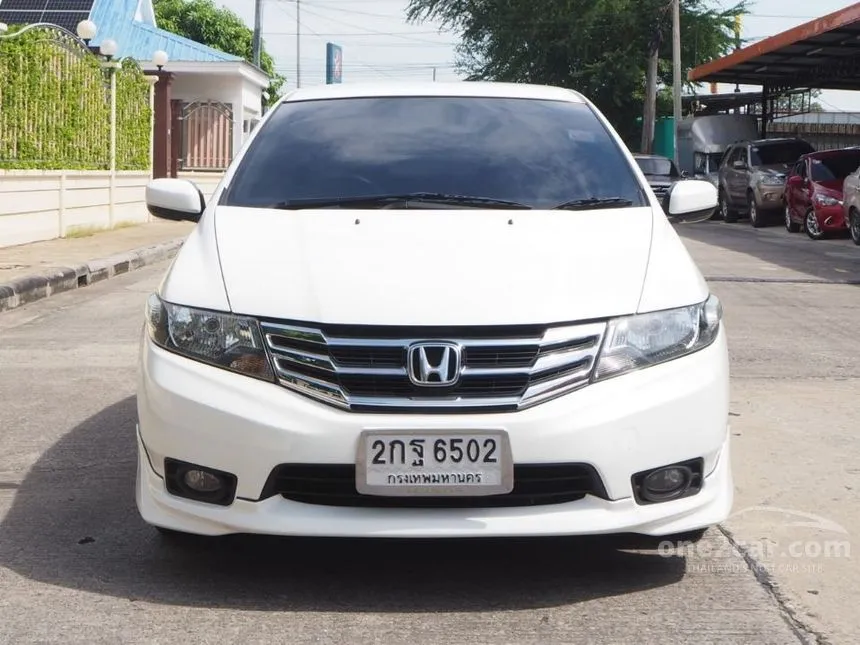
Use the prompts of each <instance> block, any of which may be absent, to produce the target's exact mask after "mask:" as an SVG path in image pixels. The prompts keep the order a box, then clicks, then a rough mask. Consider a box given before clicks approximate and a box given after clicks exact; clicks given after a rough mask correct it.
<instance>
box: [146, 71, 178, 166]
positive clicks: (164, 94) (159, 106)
mask: <svg viewBox="0 0 860 645" xmlns="http://www.w3.org/2000/svg"><path fill="white" fill-rule="evenodd" d="M151 73H154V74H155V75H156V76H158V82H157V83H156V84H155V101H154V103H155V106H154V107H155V127H154V132H153V142H152V176H153V178H158V177H170V175H171V173H170V157H171V148H172V146H171V132H172V130H171V126H172V114H171V105H170V87H171V84H172V83H173V74H172V73H171V72H164V71H158V72H151Z"/></svg>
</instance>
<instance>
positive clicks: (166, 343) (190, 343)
mask: <svg viewBox="0 0 860 645" xmlns="http://www.w3.org/2000/svg"><path fill="white" fill-rule="evenodd" d="M146 326H147V329H148V330H149V335H150V337H151V338H152V340H153V341H154V342H155V344H156V345H158V346H160V347H162V348H164V349H166V350H168V351H171V352H175V353H177V354H181V355H182V356H185V357H186V358H191V359H194V360H197V361H201V362H203V363H209V364H210V365H215V366H217V367H222V368H224V369H227V370H232V371H234V372H240V373H242V374H247V375H248V376H254V377H256V378H261V379H265V380H267V381H271V380H273V378H274V375H273V373H272V368H271V366H270V365H269V359H268V358H267V357H266V351H265V349H264V348H263V338H262V336H261V334H260V329H259V327H258V326H257V321H256V320H254V319H252V318H244V317H241V316H233V315H232V314H225V313H220V312H216V311H204V310H201V309H192V308H191V307H182V306H180V305H174V304H171V303H169V302H165V301H163V300H162V299H161V298H159V297H158V295H156V294H152V295H151V296H150V297H149V300H147V303H146Z"/></svg>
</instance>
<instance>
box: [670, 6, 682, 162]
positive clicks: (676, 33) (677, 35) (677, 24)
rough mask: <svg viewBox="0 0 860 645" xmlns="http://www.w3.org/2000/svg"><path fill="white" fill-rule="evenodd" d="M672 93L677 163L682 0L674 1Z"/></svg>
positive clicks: (673, 138) (676, 158) (676, 157)
mask: <svg viewBox="0 0 860 645" xmlns="http://www.w3.org/2000/svg"><path fill="white" fill-rule="evenodd" d="M672 93H673V95H674V96H673V98H674V101H673V103H674V110H673V112H674V117H675V118H674V128H673V129H674V134H673V136H672V140H673V142H674V146H673V148H674V153H675V163H676V164H677V163H678V124H679V122H680V121H681V0H673V2H672Z"/></svg>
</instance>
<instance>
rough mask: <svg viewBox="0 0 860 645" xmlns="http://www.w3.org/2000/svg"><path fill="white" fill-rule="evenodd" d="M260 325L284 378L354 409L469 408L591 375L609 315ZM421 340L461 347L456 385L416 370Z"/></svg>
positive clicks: (502, 406)
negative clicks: (484, 322) (412, 355)
mask: <svg viewBox="0 0 860 645" xmlns="http://www.w3.org/2000/svg"><path fill="white" fill-rule="evenodd" d="M261 329H262V332H263V335H264V338H265V342H266V347H267V349H268V351H269V355H270V356H271V358H272V364H273V366H274V368H275V371H276V373H277V375H278V380H279V382H280V384H281V385H283V386H284V387H287V388H290V389H292V390H295V391H297V392H300V393H302V394H305V395H307V396H310V397H312V398H315V399H318V400H321V401H324V402H326V403H329V404H332V405H335V406H338V407H340V408H343V409H347V410H356V411H359V410H360V411H382V412H386V411H397V410H416V409H422V410H427V411H437V412H444V411H447V410H451V409H456V410H457V411H458V412H461V411H469V410H473V411H488V410H518V409H522V408H525V407H529V406H532V405H535V404H537V403H540V402H542V401H546V400H548V399H550V398H553V397H555V396H559V395H561V394H564V393H567V392H570V391H571V390H573V389H576V388H578V387H581V386H583V385H585V384H587V383H588V381H589V378H590V376H591V372H592V369H593V367H594V361H595V358H596V356H597V352H598V351H599V349H600V344H601V342H602V339H603V334H604V332H605V329H606V323H603V322H599V323H584V324H580V325H565V326H552V327H535V326H529V327H514V328H508V327H491V328H474V327H470V328H422V327H405V328H404V327H375V326H345V325H340V326H325V327H322V326H319V327H318V326H305V325H300V324H292V323H284V322H281V321H263V322H261ZM419 342H439V343H443V344H450V345H451V346H452V347H453V348H455V349H456V351H457V352H459V365H458V368H459V372H458V373H457V372H456V370H454V368H453V367H452V368H451V370H452V372H453V373H455V374H456V378H455V380H454V381H453V382H452V383H451V384H449V385H440V384H438V383H430V384H427V383H423V384H418V383H416V382H415V381H414V379H413V378H412V377H411V376H410V373H409V365H408V363H409V359H408V356H409V349H410V347H411V346H412V345H413V344H415V343H419ZM413 376H414V375H413Z"/></svg>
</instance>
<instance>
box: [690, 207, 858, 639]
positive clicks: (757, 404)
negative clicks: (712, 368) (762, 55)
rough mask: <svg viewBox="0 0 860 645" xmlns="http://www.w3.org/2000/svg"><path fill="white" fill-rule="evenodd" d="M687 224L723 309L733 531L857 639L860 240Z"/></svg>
mask: <svg viewBox="0 0 860 645" xmlns="http://www.w3.org/2000/svg"><path fill="white" fill-rule="evenodd" d="M679 230H681V232H682V234H683V236H684V237H685V241H686V243H687V246H688V249H689V250H690V252H691V254H692V255H693V256H694V258H695V259H696V261H697V263H698V264H699V266H700V268H701V269H702V271H703V273H704V274H705V275H706V276H707V277H709V282H710V284H711V287H712V289H713V290H714V292H715V293H716V294H717V295H718V296H719V297H720V298H721V299H722V302H723V306H724V308H725V320H726V327H727V329H728V334H729V352H730V355H731V369H732V414H733V415H734V416H733V418H732V431H733V434H734V436H733V441H734V453H733V459H734V468H735V472H736V493H735V507H734V514H733V517H732V518H731V519H730V520H729V521H728V522H726V523H725V529H726V530H727V532H728V533H729V534H730V535H732V536H733V538H734V539H735V540H736V542H737V543H738V544H739V546H740V548H741V549H742V550H744V551H745V552H746V553H748V554H750V555H751V556H753V557H754V558H755V559H756V561H757V562H758V563H759V564H760V565H761V566H760V569H759V571H758V573H759V575H760V577H761V578H762V580H763V582H764V583H765V584H767V585H770V586H772V588H773V589H774V593H775V594H776V595H777V597H779V598H780V601H781V602H782V604H783V606H784V607H785V608H786V610H787V611H789V612H791V613H792V614H794V615H795V616H796V617H797V618H798V620H800V621H801V622H803V623H804V624H806V625H807V627H808V628H809V629H811V630H812V631H815V632H818V633H820V634H823V635H825V636H826V638H827V639H828V642H831V643H845V644H846V645H853V644H854V643H859V642H860V616H858V615H857V612H856V605H857V600H858V599H860V562H858V557H860V497H858V491H860V436H859V435H858V433H857V428H858V427H860V412H858V410H857V406H855V405H854V404H853V401H854V400H855V399H856V397H857V392H858V391H860V345H858V343H857V332H856V330H857V321H858V320H860V286H857V285H858V284H860V248H858V247H856V246H854V245H853V244H852V243H851V242H850V241H849V240H845V239H833V240H820V241H813V240H810V239H809V238H808V237H807V236H805V235H801V234H789V233H787V232H786V231H785V229H784V228H781V227H769V228H764V229H752V228H751V227H750V226H749V225H748V224H744V223H743V222H739V223H737V224H725V223H722V222H708V223H704V224H701V225H695V226H684V227H680V229H679ZM810 281H819V282H820V283H819V284H814V283H813V284H810V283H809V282H810Z"/></svg>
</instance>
